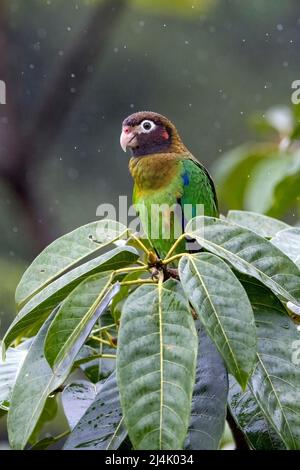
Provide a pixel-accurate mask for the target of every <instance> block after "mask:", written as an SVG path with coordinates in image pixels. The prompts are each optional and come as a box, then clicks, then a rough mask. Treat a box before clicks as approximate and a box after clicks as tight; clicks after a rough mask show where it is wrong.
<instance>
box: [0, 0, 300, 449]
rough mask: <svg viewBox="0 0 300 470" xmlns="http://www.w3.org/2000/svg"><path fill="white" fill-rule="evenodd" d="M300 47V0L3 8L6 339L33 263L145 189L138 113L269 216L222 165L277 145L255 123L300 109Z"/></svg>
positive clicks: (0, 157) (42, 0)
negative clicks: (133, 140) (137, 157)
mask: <svg viewBox="0 0 300 470" xmlns="http://www.w3.org/2000/svg"><path fill="white" fill-rule="evenodd" d="M299 48H300V10H299V1H298V0H288V1H284V2H283V1H280V0H253V1H252V2H244V1H242V0H231V1H230V0H194V1H193V0H153V1H147V0H98V1H96V0H94V1H84V0H68V1H67V2H66V1H63V0H26V1H25V0H23V1H22V0H0V79H1V80H4V81H5V82H6V86H7V104H6V105H0V224H1V230H0V241H1V245H0V247H1V248H0V250H1V251H0V279H1V282H0V338H1V336H2V335H3V332H4V331H5V329H6V328H7V326H8V324H9V323H10V322H11V320H12V318H13V315H14V300H13V295H14V290H15V287H16V284H17V282H18V280H19V278H20V275H21V273H22V272H23V271H24V269H25V268H26V266H27V265H28V264H29V262H30V261H31V260H32V259H33V257H34V256H35V255H36V254H37V253H38V252H39V251H40V250H41V249H42V248H43V247H44V246H45V245H46V244H48V243H49V242H51V241H52V240H53V239H54V238H56V237H57V236H59V235H60V234H62V233H65V232H67V231H69V230H71V229H73V228H75V227H78V226H80V225H82V224H84V223H87V222H90V221H92V220H94V219H96V208H97V206H98V205H99V204H101V203H103V202H107V203H113V204H116V205H117V202H118V197H119V195H122V194H124V195H128V196H130V195H131V188H132V182H131V178H130V175H129V173H128V169H127V165H128V156H125V154H123V152H122V151H121V149H120V147H119V134H120V126H121V122H122V120H123V119H124V118H125V117H126V116H127V115H128V114H131V113H132V112H135V111H138V110H152V111H156V112H159V113H162V114H165V115H167V116H168V117H169V118H170V119H171V120H172V121H173V122H174V123H175V124H176V126H177V128H178V130H179V132H180V133H181V135H182V137H183V140H184V142H185V144H186V145H187V146H188V147H189V148H190V149H191V151H192V152H193V153H194V154H195V155H196V156H197V158H198V159H199V160H201V161H202V162H203V163H204V164H206V166H207V167H208V168H209V169H210V170H211V171H212V172H213V175H215V176H216V177H217V178H218V180H217V182H218V181H219V182H220V183H219V186H220V187H219V194H220V203H221V204H220V205H221V207H222V208H224V209H225V207H226V206H230V207H231V208H241V207H244V208H250V209H251V210H255V208H256V206H255V204H256V202H255V197H254V199H253V198H252V200H251V203H250V207H249V202H248V203H244V199H243V198H244V195H243V194H242V193H243V190H244V186H245V181H244V180H241V181H240V183H241V182H242V183H241V184H240V186H241V185H242V189H241V188H240V192H238V191H236V192H235V189H234V187H232V182H233V183H234V180H232V181H231V182H230V185H231V186H230V185H228V181H227V187H226V184H225V183H226V182H225V183H224V172H223V176H222V174H221V173H222V171H221V170H222V168H221V170H220V164H219V165H218V166H216V161H219V159H220V158H221V159H222V156H223V155H224V154H226V152H229V151H231V149H233V148H235V147H237V146H239V145H240V144H244V143H245V142H255V145H257V144H256V142H259V141H263V142H264V141H265V140H266V137H265V135H258V134H257V126H256V129H255V128H253V127H251V126H249V120H252V121H253V115H255V116H256V118H255V119H256V124H257V122H258V123H261V122H262V120H264V119H265V117H266V116H265V111H266V110H267V109H268V108H270V107H271V106H274V105H284V106H289V107H290V106H291V93H292V89H291V84H292V82H293V81H294V80H297V79H300V67H299V65H300V63H299V50H300V49H299ZM275 127H276V126H275ZM277 131H278V129H277ZM279 131H280V130H279ZM289 133H290V130H288V131H287V134H289ZM283 134H284V133H283ZM278 136H279V137H278ZM284 137H285V135H282V134H281V133H280V132H279V133H278V135H277V137H272V139H273V140H272V139H271V140H272V142H275V143H276V144H275V145H276V146H277V145H278V142H277V140H278V139H279V141H280V139H281V140H282V139H283V138H284ZM268 139H269V137H268ZM250 145H254V144H250ZM272 145H273V144H272ZM251 151H252V153H253V147H252V149H251ZM243 152H244V153H245V152H246V153H247V152H248V149H247V151H244V150H243ZM265 153H266V152H265ZM273 154H274V149H272V155H273ZM223 158H224V157H223ZM272 158H273V157H272ZM225 160H226V158H225ZM251 161H252V160H251ZM276 165H277V163H276ZM225 166H226V164H225ZM248 170H249V168H248V167H247V171H246V173H245V178H246V179H247V178H248V177H249V175H248ZM278 171H280V172H281V171H282V170H281V169H279V170H278ZM299 172H300V169H299ZM220 174H221V176H220ZM238 174H239V173H238ZM218 175H219V176H218ZM266 176H267V175H266V174H265V177H266ZM222 177H223V181H222ZM238 180H239V177H238V176H236V181H237V182H238ZM264 181H265V178H263V177H261V184H260V188H262V187H264ZM297 188H298V189H297ZM297 188H296V190H295V191H296V193H297V191H298V193H299V181H298V186H297ZM217 189H218V187H217ZM251 191H252V195H253V194H254V196H255V195H256V196H257V194H258V193H257V191H256V189H255V188H254V189H253V188H252V189H251ZM231 193H233V194H235V197H233V198H232V197H230V195H231ZM296 196H297V194H296ZM262 197H263V195H260V196H259V197H256V200H257V204H258V202H259V201H260V200H261V198H262ZM253 201H254V202H253ZM257 210H258V211H261V212H265V213H270V214H275V215H280V216H281V215H283V214H281V213H280V212H284V214H285V211H279V212H278V211H277V212H276V211H275V212H274V211H273V212H272V210H271V211H269V209H268V208H267V209H266V208H265V207H258V208H257ZM287 217H288V218H290V219H291V218H294V220H293V221H294V222H296V220H297V213H296V212H295V211H292V212H291V213H288V214H287ZM1 437H2V439H3V435H2V436H1V431H0V441H1Z"/></svg>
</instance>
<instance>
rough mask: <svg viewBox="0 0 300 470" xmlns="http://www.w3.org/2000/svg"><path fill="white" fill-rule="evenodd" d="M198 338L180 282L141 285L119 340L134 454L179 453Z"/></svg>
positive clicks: (130, 303)
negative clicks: (177, 450) (139, 450)
mask: <svg viewBox="0 0 300 470" xmlns="http://www.w3.org/2000/svg"><path fill="white" fill-rule="evenodd" d="M197 349H198V338H197V333H196V329H195V325H194V320H193V318H192V315H191V312H190V308H189V305H188V303H187V300H186V299H185V297H184V293H183V291H182V288H181V286H180V284H179V282H177V281H174V280H169V281H167V282H165V283H164V284H162V285H161V284H159V285H144V286H141V287H139V288H138V289H136V290H135V291H134V292H133V293H132V294H130V296H129V297H128V299H127V300H126V302H125V304H124V307H123V310H122V316H121V324H120V330H119V337H118V352H117V374H118V383H119V389H120V396H121V404H122V410H123V413H124V418H125V423H126V427H127V429H128V433H129V437H130V440H131V442H132V444H133V446H134V448H135V449H145V450H147V449H151V450H157V449H181V448H182V446H183V443H184V439H185V437H186V433H187V429H188V425H189V421H190V413H191V399H192V393H193V387H194V382H195V368H196V359H197Z"/></svg>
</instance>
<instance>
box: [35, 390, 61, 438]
mask: <svg viewBox="0 0 300 470" xmlns="http://www.w3.org/2000/svg"><path fill="white" fill-rule="evenodd" d="M57 412H58V404H57V397H56V395H54V396H50V397H48V398H47V400H46V402H45V405H44V408H43V411H42V414H41V416H40V417H39V420H38V422H37V423H36V425H35V428H34V430H33V432H32V434H31V436H30V439H29V443H30V444H31V445H35V444H37V443H38V442H39V439H40V436H41V433H42V431H43V428H44V426H45V424H46V423H49V422H50V421H53V420H54V419H55V418H56V415H57Z"/></svg>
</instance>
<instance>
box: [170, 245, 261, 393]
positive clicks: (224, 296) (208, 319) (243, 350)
mask: <svg viewBox="0 0 300 470" xmlns="http://www.w3.org/2000/svg"><path fill="white" fill-rule="evenodd" d="M178 271H179V275H180V280H181V283H182V286H183V288H184V291H185V294H186V296H187V297H188V299H189V301H190V302H191V304H192V306H193V307H194V309H195V310H196V312H197V314H198V316H199V318H200V321H201V322H202V324H203V325H204V328H205V329H206V331H207V333H208V334H209V336H210V337H211V339H212V340H213V341H214V343H215V345H216V346H217V348H218V350H219V352H220V354H221V355H222V357H223V359H224V361H225V363H226V365H227V368H228V370H229V371H230V372H231V373H232V375H234V376H235V377H236V379H237V380H238V382H239V383H240V384H241V386H242V387H243V388H244V387H245V386H246V383H247V380H248V378H249V375H250V374H251V372H252V370H253V367H254V362H255V354H256V331H255V324H254V317H253V312H252V308H251V304H250V302H249V300H248V297H247V294H246V292H245V290H244V288H243V286H242V285H241V283H240V282H239V280H238V279H237V278H236V276H235V275H234V274H233V272H232V271H231V269H230V268H229V266H228V265H227V264H226V263H225V262H224V261H223V260H221V259H220V258H218V257H217V256H215V255H212V254H210V253H199V254H195V255H186V256H183V257H182V258H181V260H180V262H179V267H178Z"/></svg>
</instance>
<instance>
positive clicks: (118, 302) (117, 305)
mask: <svg viewBox="0 0 300 470" xmlns="http://www.w3.org/2000/svg"><path fill="white" fill-rule="evenodd" d="M139 278H142V275H141V272H140V271H136V272H132V273H129V274H127V275H126V276H125V277H124V279H123V281H125V282H127V281H136V280H137V279H139ZM135 288H136V286H133V285H132V286H130V285H124V286H121V288H120V291H119V292H118V293H117V295H116V296H115V297H114V298H113V301H112V303H111V313H112V316H113V318H114V320H115V321H118V320H120V317H121V311H122V305H123V303H124V299H125V298H126V297H128V294H129V292H130V291H131V290H133V289H135Z"/></svg>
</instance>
